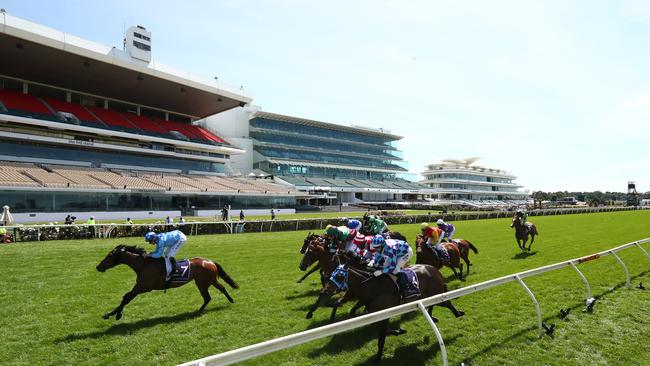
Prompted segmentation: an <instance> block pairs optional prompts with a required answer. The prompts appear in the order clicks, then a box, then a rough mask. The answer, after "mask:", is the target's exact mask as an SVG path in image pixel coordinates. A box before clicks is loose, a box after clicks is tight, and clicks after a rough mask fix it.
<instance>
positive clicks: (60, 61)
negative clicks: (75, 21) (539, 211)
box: [0, 12, 252, 118]
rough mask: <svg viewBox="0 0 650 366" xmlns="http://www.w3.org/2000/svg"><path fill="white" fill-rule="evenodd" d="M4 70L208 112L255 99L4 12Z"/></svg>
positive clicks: (0, 25)
mask: <svg viewBox="0 0 650 366" xmlns="http://www.w3.org/2000/svg"><path fill="white" fill-rule="evenodd" d="M0 49H2V57H0V70H1V71H0V73H2V74H4V75H5V76H10V77H14V78H18V79H24V80H29V81H34V82H39V83H43V84H49V85H53V86H57V87H61V88H65V89H69V90H71V91H76V92H79V93H85V94H91V95H98V96H102V97H106V98H111V99H115V100H120V101H125V102H128V103H133V104H140V105H143V106H147V107H151V108H157V109H161V110H166V111H169V112H174V113H178V114H184V115H187V116H191V117H195V118H203V117H207V116H210V115H213V114H216V113H219V112H223V111H225V110H228V109H231V108H234V107H237V106H243V105H244V104H247V103H250V102H251V101H252V98H251V97H249V96H247V95H246V94H244V93H243V92H242V91H241V90H239V89H235V88H230V87H227V86H225V85H222V84H221V83H217V82H216V81H211V80H203V79H201V78H198V77H196V76H192V75H190V74H187V73H184V72H180V71H176V70H174V69H172V68H169V67H167V66H165V65H161V64H159V63H157V62H155V61H151V62H150V63H148V64H147V63H145V62H141V61H136V60H133V59H131V57H130V56H129V55H128V54H126V53H125V52H123V51H122V50H119V49H117V48H115V47H109V46H106V45H102V44H98V43H95V42H92V41H88V40H85V39H82V38H78V37H76V36H73V35H70V34H66V33H64V32H61V31H57V30H55V29H51V28H48V27H45V26H42V25H39V24H36V23H32V22H29V21H27V20H23V19H20V18H17V17H14V16H11V15H9V14H7V13H4V12H2V13H0Z"/></svg>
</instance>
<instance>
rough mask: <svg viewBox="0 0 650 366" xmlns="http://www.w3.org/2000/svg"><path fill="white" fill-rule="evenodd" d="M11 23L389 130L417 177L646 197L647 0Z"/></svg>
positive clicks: (0, 2) (180, 12) (305, 112)
mask: <svg viewBox="0 0 650 366" xmlns="http://www.w3.org/2000/svg"><path fill="white" fill-rule="evenodd" d="M0 7H2V8H4V9H6V11H7V12H8V13H10V14H12V15H14V16H17V17H20V18H24V19H27V20H30V21H33V22H36V23H39V24H43V25H46V26H48V27H51V28H55V29H57V30H61V31H64V32H67V33H71V34H73V35H76V36H79V37H82V38H86V39H89V40H92V41H95V42H98V43H102V44H106V45H109V46H117V47H121V45H122V37H123V32H124V29H125V27H128V26H130V25H136V24H139V25H143V26H145V27H146V28H147V30H149V31H151V32H152V52H153V58H154V60H155V61H156V62H160V63H163V64H166V65H169V66H173V67H175V68H177V69H181V70H184V71H188V72H191V73H193V74H196V75H199V76H203V77H206V78H210V79H212V78H213V77H215V76H217V77H218V78H219V81H220V82H224V83H226V84H229V85H232V86H236V87H239V86H243V88H244V90H245V91H246V92H247V93H248V94H250V95H251V96H252V97H253V98H254V100H253V104H256V105H259V106H261V107H262V108H263V110H265V111H268V112H274V113H281V114H287V115H292V116H297V117H303V118H309V119H315V120H319V121H326V122H333V123H340V124H345V125H350V124H354V125H362V126H368V127H375V128H379V127H382V128H384V129H388V130H390V131H391V132H392V133H394V134H397V135H401V136H404V138H403V139H402V140H401V141H400V142H399V143H398V147H399V148H400V149H401V150H403V152H404V159H405V160H407V161H408V162H409V169H410V171H411V172H412V173H416V174H419V173H421V172H422V171H424V167H425V165H426V164H431V163H436V162H439V161H440V160H442V159H447V158H455V159H462V158H468V157H480V158H481V160H479V161H478V164H480V165H483V166H486V167H490V168H497V169H503V170H506V171H509V172H511V173H513V174H514V175H516V176H517V177H518V179H517V182H518V183H519V184H521V185H522V186H524V188H523V189H525V190H530V191H536V190H544V191H559V190H562V191H564V190H567V191H593V190H600V191H625V190H626V188H627V182H628V181H636V183H637V189H638V190H639V191H650V146H649V145H650V144H649V142H650V72H649V68H650V48H649V44H650V43H648V39H650V0H622V1H602V0H586V1H579V0H578V1H570V0H560V1H555V0H547V1H525V0H512V1H507V0H504V1H501V0H494V1H382V0H368V1H365V0H360V1H339V0H327V1H299V0H266V1H263V0H260V1H245V0H242V1H235V0H229V1H217V0H206V1H198V0H193V1H160V0H159V1H116V0H112V1H93V0H91V1H88V0H85V1H77V0H66V1H55V0H50V1H33V0H18V1H15V0H0Z"/></svg>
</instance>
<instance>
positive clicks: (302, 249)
mask: <svg viewBox="0 0 650 366" xmlns="http://www.w3.org/2000/svg"><path fill="white" fill-rule="evenodd" d="M317 238H321V237H320V236H319V235H317V234H316V233H313V234H312V233H311V232H309V234H307V237H306V238H305V240H303V242H302V247H300V254H305V251H306V250H307V245H309V243H310V242H311V241H312V240H313V239H317ZM312 263H313V262H312ZM308 266H309V265H308ZM300 270H301V271H307V267H305V268H304V269H303V268H302V266H301V267H300ZM319 270H320V274H321V277H322V276H323V270H322V269H321V267H320V264H316V265H315V266H313V267H311V268H310V269H309V271H307V273H305V274H304V275H303V276H302V277H300V279H299V280H298V283H301V282H302V281H304V280H305V279H306V278H307V277H309V276H310V275H311V274H312V273H314V272H316V271H319Z"/></svg>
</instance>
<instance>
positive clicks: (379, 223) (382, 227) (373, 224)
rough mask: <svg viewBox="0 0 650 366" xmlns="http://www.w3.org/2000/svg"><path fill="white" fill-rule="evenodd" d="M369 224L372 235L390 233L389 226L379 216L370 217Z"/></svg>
mask: <svg viewBox="0 0 650 366" xmlns="http://www.w3.org/2000/svg"><path fill="white" fill-rule="evenodd" d="M368 222H369V223H370V233H371V234H373V235H381V234H383V233H385V232H387V231H388V225H387V224H386V223H385V222H384V221H383V220H380V219H379V217H377V216H374V215H373V216H369V217H368Z"/></svg>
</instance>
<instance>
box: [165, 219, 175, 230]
mask: <svg viewBox="0 0 650 366" xmlns="http://www.w3.org/2000/svg"><path fill="white" fill-rule="evenodd" d="M165 223H166V224H167V231H172V230H174V219H172V218H171V217H169V216H167V218H166V219H165Z"/></svg>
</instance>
